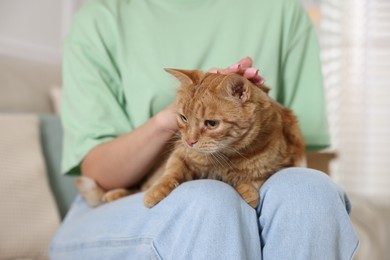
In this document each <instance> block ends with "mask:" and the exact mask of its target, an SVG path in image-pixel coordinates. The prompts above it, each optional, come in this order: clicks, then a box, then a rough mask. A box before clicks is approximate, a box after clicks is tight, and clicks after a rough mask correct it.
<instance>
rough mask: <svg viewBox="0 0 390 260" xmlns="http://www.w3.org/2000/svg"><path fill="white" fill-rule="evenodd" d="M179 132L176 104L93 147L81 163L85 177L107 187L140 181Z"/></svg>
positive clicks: (124, 185)
mask: <svg viewBox="0 0 390 260" xmlns="http://www.w3.org/2000/svg"><path fill="white" fill-rule="evenodd" d="M176 131H177V123H176V114H175V109H174V104H172V105H170V106H168V107H167V108H165V109H164V110H162V111H161V112H159V113H158V114H156V115H155V116H154V117H152V118H151V119H149V120H148V121H147V122H146V123H144V124H143V125H141V126H140V127H138V128H136V129H134V130H133V131H131V132H129V133H127V134H124V135H122V136H119V137H117V138H115V139H113V140H111V141H107V142H105V143H102V144H99V145H97V146H96V147H94V148H93V149H92V150H91V151H90V152H89V153H88V154H87V155H86V156H85V158H84V160H83V161H82V163H81V172H82V175H83V176H88V177H90V178H92V179H94V180H95V181H96V182H98V183H99V185H100V186H101V187H102V188H104V189H107V190H110V189H114V188H125V187H129V186H132V185H135V184H137V183H138V182H139V181H140V180H141V179H142V178H143V177H144V176H145V174H146V173H148V171H149V170H150V169H151V168H152V166H153V165H154V163H155V161H156V159H157V158H158V157H159V156H160V155H161V153H162V152H163V150H164V149H165V148H166V145H167V143H168V142H169V141H170V139H171V138H172V136H173V135H174V134H175V133H176Z"/></svg>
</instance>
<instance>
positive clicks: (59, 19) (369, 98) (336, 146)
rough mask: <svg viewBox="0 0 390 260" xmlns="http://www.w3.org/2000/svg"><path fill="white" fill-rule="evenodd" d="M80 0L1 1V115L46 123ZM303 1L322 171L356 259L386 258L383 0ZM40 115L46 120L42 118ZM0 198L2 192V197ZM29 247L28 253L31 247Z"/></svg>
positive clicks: (387, 54) (388, 156)
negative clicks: (311, 28)
mask: <svg viewBox="0 0 390 260" xmlns="http://www.w3.org/2000/svg"><path fill="white" fill-rule="evenodd" d="M85 2H87V0H29V1H26V0H1V1H0V115H1V116H3V117H4V115H7V116H8V115H10V114H11V115H15V114H18V115H20V114H23V115H26V114H27V115H28V116H31V115H32V114H33V115H34V114H36V115H39V116H38V118H39V119H38V121H39V122H40V123H39V122H38V125H39V124H40V128H39V127H38V130H37V131H38V132H42V131H44V130H42V121H45V120H46V121H47V116H48V117H49V121H50V120H52V119H53V120H56V118H58V117H59V114H58V107H59V103H60V93H61V60H62V58H61V56H62V42H63V39H64V36H65V35H66V33H67V30H68V27H69V24H70V21H71V19H72V15H73V14H74V13H75V11H76V10H77V9H78V8H79V7H80V6H81V5H82V4H84V3H85ZM302 3H303V5H304V7H305V8H306V9H307V11H308V13H309V15H310V17H311V18H312V20H313V23H314V24H315V27H316V30H317V34H318V39H319V43H320V46H321V59H322V62H323V74H324V81H325V91H326V98H327V109H328V117H329V123H330V128H331V133H332V147H330V148H329V149H327V150H326V151H323V152H322V153H323V154H324V155H327V156H328V157H327V158H333V159H332V160H331V161H330V162H329V163H328V161H326V163H327V164H328V166H329V168H328V169H327V171H328V173H329V175H330V176H331V177H332V178H333V179H334V180H335V181H336V182H337V183H338V184H339V185H340V186H342V187H343V188H344V189H345V190H346V191H347V192H348V194H349V195H350V197H351V200H352V203H353V213H352V215H351V218H352V219H353V222H354V225H355V227H356V230H357V232H358V235H359V237H360V240H361V245H360V248H359V252H358V255H357V256H356V257H355V259H373V260H385V259H390V249H389V248H388V245H389V244H390V1H389V0H341V1H340V0H302ZM42 115H45V116H43V118H45V117H46V119H44V120H43V119H42ZM2 120H3V122H2V121H1V120H0V131H1V133H2V135H6V134H7V133H6V132H4V131H7V129H8V131H10V132H15V131H14V130H13V129H9V128H6V127H3V126H4V125H6V126H10V124H11V123H10V121H9V120H10V119H9V117H7V118H6V119H2ZM4 120H5V121H4ZM7 120H8V121H7ZM46 121H45V122H46ZM23 122H26V120H24V121H23V120H21V121H15V122H14V123H15V124H17V126H16V128H15V129H20V128H24V130H26V129H27V127H24V123H23ZM57 124H58V122H57ZM54 129H55V128H54ZM26 131H27V130H26ZM58 131H60V130H58ZM58 131H57V132H58ZM49 132H50V131H49ZM38 137H39V138H40V139H39V138H38V139H39V140H40V141H39V143H37V145H38V146H40V145H43V146H45V144H42V142H43V141H42V139H43V138H45V139H47V137H43V136H42V133H41V134H39V133H38ZM30 139H31V138H30ZM4 147H5V146H3V148H4ZM8 148H9V147H8ZM8 148H7V149H8ZM21 149H22V150H23V151H25V148H23V147H21ZM58 149H60V148H58ZM58 149H57V150H58ZM7 151H8V150H7ZM37 151H38V152H41V153H42V151H43V155H42V157H43V159H42V160H44V161H45V160H46V161H45V162H46V164H44V165H43V166H42V167H43V168H44V173H45V174H46V175H49V180H48V181H46V180H45V181H46V182H48V183H46V184H45V185H46V189H47V190H48V192H49V193H54V197H55V198H54V199H52V202H53V203H54V204H57V207H60V206H58V203H59V202H58V199H57V198H56V197H58V196H57V195H58V194H57V189H60V188H58V186H55V185H54V186H53V180H52V177H50V174H51V173H50V171H51V168H53V167H54V168H55V169H54V170H55V171H56V170H58V169H57V168H56V167H57V166H51V165H48V162H47V157H48V155H47V154H45V152H46V153H47V151H45V147H43V148H42V147H38V150H37ZM5 155H7V156H8V155H9V153H8V152H3V154H2V153H1V144H0V190H3V194H4V190H5V188H4V189H3V186H7V187H8V188H10V187H11V186H10V185H9V183H14V184H15V182H16V180H12V181H10V180H9V179H7V181H8V182H6V181H5V177H4V176H5V175H6V176H9V174H8V173H6V172H5V171H6V170H7V169H9V167H8V166H7V165H9V164H8V163H9V162H8V161H7V162H4V160H5V159H4V158H6V156H5ZM1 156H3V159H2V158H1ZM27 157H28V156H27ZM49 157H50V155H49ZM29 158H30V157H29ZM10 160H11V159H10ZM56 160H57V161H58V156H57V157H56ZM320 160H321V159H320ZM49 164H50V162H49ZM4 165H5V166H4ZM6 166H7V167H8V168H7V167H6ZM46 172H48V173H46ZM39 176H40V178H46V177H45V176H44V175H39ZM7 178H8V177H7ZM18 181H21V180H18ZM1 182H3V184H1ZM54 182H55V181H54ZM1 185H3V186H1ZM7 187H6V188H7ZM53 187H54V188H53ZM55 187H57V188H55ZM40 192H42V189H40ZM65 192H66V191H65ZM8 194H9V193H7V194H6V197H7V198H8V197H9V195H8ZM1 197H2V196H1V191H0V204H1V203H2V200H1ZM71 199H72V198H65V200H67V201H66V202H65V203H68V204H69V201H71ZM59 211H60V212H59V213H53V214H54V219H55V221H54V222H55V224H53V228H52V230H51V231H48V235H47V236H46V237H47V238H46V240H47V239H49V238H50V235H51V234H52V233H53V232H54V231H53V230H55V228H56V226H58V225H59V223H60V221H61V218H62V217H63V215H64V209H61V207H60V209H59ZM56 212H57V211H56ZM56 214H57V215H56ZM5 215H6V214H5V209H4V208H3V209H2V211H1V212H0V229H1V228H2V227H4V226H9V223H10V222H7V221H6V220H5V217H2V216H5ZM329 217H332V216H329ZM30 220H31V219H30ZM21 221H23V220H21ZM54 222H53V223H54ZM24 230H25V227H24ZM50 232H51V233H50ZM0 233H2V231H0ZM3 234H4V233H3ZM22 237H23V236H22ZM2 239H4V236H1V235H0V259H4V258H9V256H14V255H12V253H10V254H9V255H7V257H4V254H5V253H4V252H6V251H4V250H5V249H4V248H2V246H1V244H2V242H3V241H2ZM42 239H43V240H44V238H42ZM35 240H36V239H35ZM15 241H16V240H15ZM44 243H47V242H43V244H44ZM3 245H4V243H3ZM10 246H12V244H11V245H10ZM10 246H8V248H9V247H10ZM32 248H33V247H32ZM26 250H27V249H26ZM28 250H31V252H33V251H34V248H33V249H28ZM28 250H27V251H28ZM27 251H26V252H27ZM2 252H3V253H2ZM7 252H8V251H7ZM20 252H21V249H20V248H19V253H20ZM28 252H30V251H28ZM2 254H3V255H2ZM7 254H8V253H7ZM26 254H27V253H26ZM34 254H38V255H39V257H38V258H36V259H40V257H41V258H42V259H45V257H46V256H45V253H42V252H41V251H40V253H36V252H35V251H34Z"/></svg>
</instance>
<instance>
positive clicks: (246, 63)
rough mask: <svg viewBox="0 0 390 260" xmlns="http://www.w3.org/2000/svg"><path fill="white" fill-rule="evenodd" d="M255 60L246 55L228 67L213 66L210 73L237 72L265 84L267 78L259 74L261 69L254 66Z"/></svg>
mask: <svg viewBox="0 0 390 260" xmlns="http://www.w3.org/2000/svg"><path fill="white" fill-rule="evenodd" d="M252 64H253V60H252V58H251V57H245V58H243V59H241V60H240V61H239V62H237V63H236V64H234V65H231V66H229V67H227V68H226V69H220V68H213V69H210V70H209V72H210V73H220V74H230V73H237V74H240V75H242V76H244V77H245V78H247V79H249V80H250V81H252V82H253V83H254V84H256V85H258V86H260V85H263V84H264V81H265V79H264V78H263V77H261V76H259V69H257V68H254V67H252Z"/></svg>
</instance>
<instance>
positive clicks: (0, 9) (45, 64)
mask: <svg viewBox="0 0 390 260" xmlns="http://www.w3.org/2000/svg"><path fill="white" fill-rule="evenodd" d="M84 2H86V0H1V1H0V111H7V112H51V111H52V106H51V104H50V99H49V90H50V88H51V87H52V86H58V85H61V60H62V42H63V39H64V36H65V35H66V33H67V30H68V27H69V24H70V22H71V19H72V16H73V14H74V12H75V11H76V10H77V9H78V8H79V7H80V6H81V5H82V4H83V3H84Z"/></svg>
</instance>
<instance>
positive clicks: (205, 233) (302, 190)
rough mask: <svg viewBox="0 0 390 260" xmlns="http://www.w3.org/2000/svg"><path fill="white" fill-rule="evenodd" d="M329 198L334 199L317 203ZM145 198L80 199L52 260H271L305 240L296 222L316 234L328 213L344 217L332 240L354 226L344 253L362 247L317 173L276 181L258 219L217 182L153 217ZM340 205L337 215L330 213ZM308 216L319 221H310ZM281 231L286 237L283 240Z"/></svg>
mask: <svg viewBox="0 0 390 260" xmlns="http://www.w3.org/2000/svg"><path fill="white" fill-rule="evenodd" d="M309 173H310V174H312V175H313V176H316V177H313V176H311V175H310V174H309ZM324 187H328V188H324ZM322 193H325V194H326V193H331V194H332V196H325V195H324V196H317V195H314V196H313V194H320V195H321V194H322ZM142 198H143V194H142V193H140V194H136V195H133V196H129V197H126V198H123V199H120V200H118V201H115V202H112V203H108V204H105V205H102V206H100V207H97V208H95V209H91V208H89V207H88V206H87V205H86V204H85V203H84V201H83V200H82V199H81V198H80V197H78V198H77V199H76V200H75V202H74V205H73V206H72V209H71V210H70V212H69V213H68V215H67V217H66V219H65V220H64V223H63V225H62V227H61V228H60V230H59V231H58V233H57V235H56V237H55V238H54V239H53V242H52V245H51V250H50V254H51V258H52V259H261V258H262V253H265V255H264V259H267V258H270V257H272V254H273V253H274V254H278V252H273V253H272V252H271V251H274V250H275V249H274V248H276V247H277V245H278V243H279V245H280V246H281V247H282V246H284V245H283V242H286V243H287V246H288V245H290V246H294V245H292V244H291V243H290V242H289V240H286V239H283V238H285V237H289V238H291V239H299V234H296V229H294V228H291V222H293V221H298V223H299V226H301V225H302V227H299V230H300V231H302V232H303V231H305V232H308V233H309V234H310V232H312V231H310V229H311V228H310V225H317V226H318V225H319V222H321V221H325V220H327V218H326V216H327V215H326V214H325V213H324V212H325V211H326V212H328V211H329V210H330V212H329V214H335V213H334V212H333V211H336V212H337V214H338V215H337V219H333V218H332V216H328V217H330V218H331V219H332V221H333V222H332V221H330V222H329V223H328V222H326V224H327V225H328V224H329V225H334V226H335V227H336V226H337V228H335V231H332V232H340V233H342V234H343V232H344V231H340V230H339V229H340V227H339V226H338V225H340V223H342V225H346V226H347V228H346V229H347V231H346V233H347V234H346V235H345V237H346V238H345V239H344V240H342V239H341V238H340V241H339V242H340V243H342V244H343V243H344V244H346V249H345V251H351V250H352V251H353V249H350V248H347V247H354V246H356V245H355V244H356V241H355V240H356V238H355V237H354V234H353V230H350V228H349V227H348V225H349V224H350V223H348V221H349V218H348V215H347V213H346V210H345V208H346V207H348V202H347V201H346V200H345V198H346V197H345V195H344V193H343V192H342V191H340V190H339V189H338V188H337V186H336V185H334V184H333V183H332V182H331V181H330V180H329V178H328V177H326V176H323V174H322V173H317V172H313V171H311V170H304V169H287V170H284V171H281V172H279V173H277V174H275V175H274V176H273V177H271V178H270V179H269V180H268V181H267V182H266V183H265V184H264V186H263V188H262V189H261V205H260V207H259V208H258V209H257V211H258V212H256V211H255V210H253V209H252V208H251V207H250V206H248V205H247V204H246V203H245V202H244V201H243V200H242V199H241V198H240V196H239V195H238V193H237V192H236V191H235V190H234V189H233V188H232V187H230V186H228V185H227V184H224V183H221V182H218V181H213V180H198V181H191V182H187V183H184V184H182V185H180V186H179V187H178V188H176V189H175V190H174V191H173V192H172V193H171V194H170V195H169V196H168V197H167V198H166V199H164V200H163V201H161V202H160V203H159V204H157V205H156V206H155V207H154V208H152V209H148V208H146V207H145V206H144V205H143V203H142ZM318 200H320V201H318ZM326 200H329V201H328V202H324V201H326ZM299 201H300V202H301V203H298V202H299ZM310 203H314V204H315V205H314V204H313V205H311V204H310ZM316 203H319V204H324V207H319V206H318V205H317V204H316ZM333 204H336V205H337V207H335V208H333V206H330V205H333ZM345 205H347V206H345ZM329 207H331V208H329ZM289 211H291V212H289ZM296 212H298V213H296ZM307 214H309V215H310V216H312V217H311V218H305V216H306V217H307ZM259 215H260V217H259ZM285 215H289V216H290V218H285V217H286V216H285ZM284 218H285V219H284ZM303 220H304V221H303ZM278 222H280V223H278ZM305 222H306V223H305ZM307 222H309V223H307ZM275 226H276V227H280V228H275ZM292 226H293V227H296V225H292ZM281 228H283V229H284V230H285V231H284V232H283V233H282V234H276V233H278V232H281V231H280V229H281ZM328 232H329V231H328ZM321 233H323V231H322V230H321ZM330 235H332V234H330ZM309 237H310V236H309ZM275 239H276V240H280V241H279V242H278V241H276V240H275ZM302 242H304V241H301V244H302ZM305 242H306V241H305ZM312 244H313V243H311V246H312ZM328 246H330V247H332V246H334V245H333V244H332V243H330V244H329V245H328ZM305 250H306V251H307V249H305V248H300V249H299V251H305ZM335 250H336V249H335ZM262 251H264V252H262ZM279 251H281V250H279ZM283 251H284V252H287V251H288V249H287V248H284V250H282V251H281V252H283ZM311 251H312V250H311ZM320 251H321V250H317V251H315V252H314V254H315V255H317V254H321V252H320ZM306 254H308V253H306ZM310 254H311V255H313V253H310ZM345 254H346V255H348V254H352V252H346V253H345ZM297 255H298V253H297ZM279 256H280V257H282V258H273V259H289V258H288V255H285V254H284V256H283V254H282V255H279ZM290 256H291V255H290ZM299 256H302V254H300V255H299ZM283 257H284V258H283ZM290 259H299V258H290ZM324 259H326V258H324ZM327 259H330V258H327Z"/></svg>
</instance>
